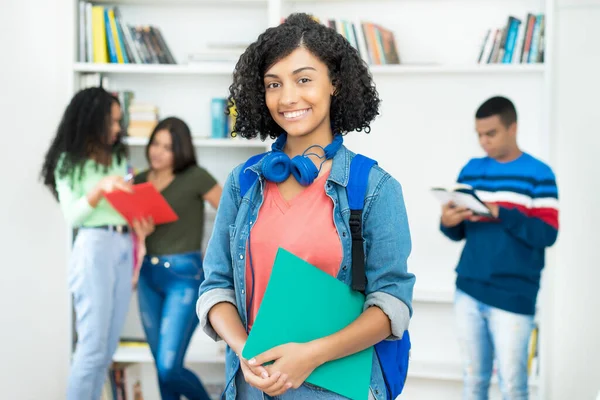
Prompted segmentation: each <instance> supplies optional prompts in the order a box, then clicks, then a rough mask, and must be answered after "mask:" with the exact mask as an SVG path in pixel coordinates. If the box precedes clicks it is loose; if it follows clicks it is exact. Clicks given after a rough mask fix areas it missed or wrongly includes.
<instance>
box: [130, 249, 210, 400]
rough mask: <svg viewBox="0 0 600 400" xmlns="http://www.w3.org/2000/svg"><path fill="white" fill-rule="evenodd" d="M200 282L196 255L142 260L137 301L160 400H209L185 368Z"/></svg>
mask: <svg viewBox="0 0 600 400" xmlns="http://www.w3.org/2000/svg"><path fill="white" fill-rule="evenodd" d="M203 278H204V273H203V270H202V257H201V254H200V252H193V253H185V254H176V255H168V256H160V257H153V256H146V257H145V258H144V263H143V264H142V269H141V271H140V279H139V282H138V300H139V307H140V314H141V319H142V324H143V326H144V331H145V332H146V338H147V340H148V344H149V345H150V349H151V351H152V355H153V356H154V360H155V363H156V370H157V372H158V384H159V388H160V394H161V398H162V400H180V399H181V396H185V397H186V398H187V399H188V400H210V397H209V395H208V394H207V392H206V390H205V389H204V386H203V385H202V383H201V382H200V380H199V379H198V377H197V376H196V375H195V374H194V373H193V372H191V371H189V370H187V369H185V368H183V359H184V356H185V352H186V350H187V348H188V345H189V343H190V339H191V338H192V334H193V333H194V330H195V329H196V326H198V317H197V316H196V299H197V297H198V288H199V287H200V283H201V282H202V279H203Z"/></svg>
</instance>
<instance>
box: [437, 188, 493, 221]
mask: <svg viewBox="0 0 600 400" xmlns="http://www.w3.org/2000/svg"><path fill="white" fill-rule="evenodd" d="M431 192H432V193H433V195H434V196H435V197H436V198H437V199H438V200H439V201H440V203H442V204H447V203H450V202H451V203H452V204H454V205H455V206H457V207H466V208H468V209H469V210H471V211H473V215H477V216H480V217H491V216H492V214H491V212H490V209H489V208H488V207H487V206H486V205H485V204H484V203H483V201H481V199H480V198H479V197H477V194H476V193H475V190H473V188H472V187H471V186H469V185H464V184H456V185H455V186H453V187H449V188H444V187H433V188H431Z"/></svg>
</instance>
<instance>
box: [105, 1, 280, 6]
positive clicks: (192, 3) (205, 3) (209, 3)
mask: <svg viewBox="0 0 600 400" xmlns="http://www.w3.org/2000/svg"><path fill="white" fill-rule="evenodd" d="M94 4H111V5H112V4H116V5H143V4H148V5H157V6H169V7H170V6H214V5H219V6H227V5H235V6H243V5H248V6H254V5H262V6H266V5H267V4H268V0H94Z"/></svg>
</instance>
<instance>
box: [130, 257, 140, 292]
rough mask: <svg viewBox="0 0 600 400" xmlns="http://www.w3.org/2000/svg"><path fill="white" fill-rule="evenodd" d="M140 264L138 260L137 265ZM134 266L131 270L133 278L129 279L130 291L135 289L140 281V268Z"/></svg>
mask: <svg viewBox="0 0 600 400" xmlns="http://www.w3.org/2000/svg"><path fill="white" fill-rule="evenodd" d="M139 264H141V263H140V261H139V260H138V265H139ZM138 265H136V268H134V270H133V278H131V290H135V289H137V285H138V281H139V280H140V267H139V266H138Z"/></svg>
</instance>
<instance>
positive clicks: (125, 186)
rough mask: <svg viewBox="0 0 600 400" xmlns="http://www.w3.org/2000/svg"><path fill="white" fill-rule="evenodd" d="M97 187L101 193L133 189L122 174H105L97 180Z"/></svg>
mask: <svg viewBox="0 0 600 400" xmlns="http://www.w3.org/2000/svg"><path fill="white" fill-rule="evenodd" d="M97 188H98V189H99V190H100V191H101V192H102V193H110V192H114V191H115V190H122V191H124V192H131V191H132V190H133V189H132V188H131V183H130V182H125V179H123V177H122V176H107V177H105V178H102V179H101V180H100V182H98V185H97Z"/></svg>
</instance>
